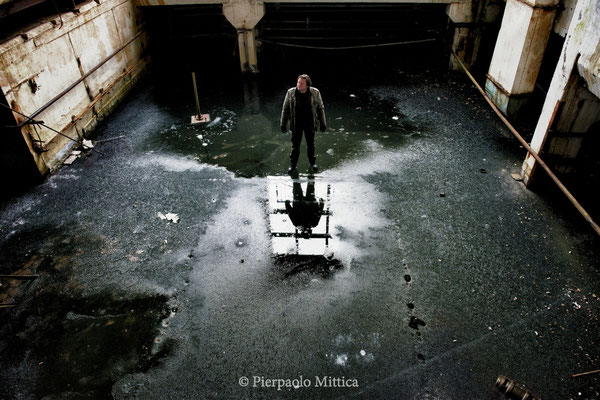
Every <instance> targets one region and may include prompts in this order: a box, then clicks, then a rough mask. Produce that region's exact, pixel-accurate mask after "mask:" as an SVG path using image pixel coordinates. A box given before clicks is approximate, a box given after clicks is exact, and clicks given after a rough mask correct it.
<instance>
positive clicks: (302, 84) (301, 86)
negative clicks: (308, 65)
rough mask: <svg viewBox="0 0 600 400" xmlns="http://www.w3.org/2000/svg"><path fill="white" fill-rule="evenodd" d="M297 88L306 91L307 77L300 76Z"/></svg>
mask: <svg viewBox="0 0 600 400" xmlns="http://www.w3.org/2000/svg"><path fill="white" fill-rule="evenodd" d="M296 89H298V90H299V91H300V92H301V93H304V92H306V79H304V78H298V83H297V84H296Z"/></svg>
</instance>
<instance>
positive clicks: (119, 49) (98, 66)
mask: <svg viewBox="0 0 600 400" xmlns="http://www.w3.org/2000/svg"><path fill="white" fill-rule="evenodd" d="M142 33H144V31H139V32H138V33H137V34H136V35H135V36H134V37H133V38H131V39H130V40H129V41H128V42H127V43H125V44H124V45H123V46H121V47H120V48H118V49H117V50H115V51H114V52H113V53H112V54H111V55H109V56H108V57H106V58H105V59H104V60H103V61H102V62H100V64H98V65H96V66H95V67H94V68H92V69H91V70H89V71H88V72H87V73H86V74H85V75H84V76H82V77H81V78H79V79H78V80H77V81H75V82H74V83H72V84H71V85H70V86H69V87H68V88H66V89H65V90H63V91H62V92H60V93H59V94H57V95H56V96H55V97H54V98H53V99H52V100H50V101H49V102H47V103H46V104H44V105H43V106H42V107H40V108H39V109H38V110H36V111H35V112H34V113H33V114H31V115H30V116H29V117H28V118H27V119H26V120H25V121H23V122H21V123H20V124H19V125H18V127H19V128H21V127H23V126H24V125H26V124H28V123H29V121H30V120H32V119H33V118H35V117H37V116H38V115H39V114H40V113H42V112H43V111H44V110H45V109H47V108H48V107H50V106H51V105H52V104H54V103H56V101H58V100H59V99H60V98H61V97H63V96H64V95H65V94H67V93H68V92H70V91H71V90H72V89H73V88H74V87H75V86H77V85H78V84H80V83H81V82H82V81H83V80H84V79H85V78H87V77H88V76H90V75H91V74H93V73H94V72H96V70H97V69H98V68H100V67H101V66H103V65H104V64H106V62H107V61H108V60H110V59H111V58H113V57H114V56H116V55H117V54H118V53H119V52H121V51H122V50H123V49H124V48H125V47H127V46H128V45H129V44H130V43H131V42H133V41H134V40H135V39H137V38H138V36H140V35H141V34H142Z"/></svg>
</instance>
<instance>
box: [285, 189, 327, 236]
mask: <svg viewBox="0 0 600 400" xmlns="http://www.w3.org/2000/svg"><path fill="white" fill-rule="evenodd" d="M293 192H294V201H293V203H290V201H289V200H286V201H285V209H286V210H287V213H288V215H289V216H290V219H291V220H292V223H293V224H294V226H296V227H297V228H298V229H299V230H300V232H301V235H302V236H303V237H309V236H310V235H311V233H312V228H314V227H315V226H317V225H318V224H319V221H320V220H321V215H322V213H323V207H324V206H325V202H324V201H323V199H319V201H317V199H316V198H315V181H309V182H308V186H307V187H306V195H304V194H303V193H302V186H301V185H300V182H294V189H293Z"/></svg>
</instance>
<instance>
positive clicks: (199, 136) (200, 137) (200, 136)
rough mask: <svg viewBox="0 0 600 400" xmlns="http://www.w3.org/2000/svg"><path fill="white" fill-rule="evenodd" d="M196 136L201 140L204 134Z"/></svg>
mask: <svg viewBox="0 0 600 400" xmlns="http://www.w3.org/2000/svg"><path fill="white" fill-rule="evenodd" d="M196 137H197V138H198V139H200V140H202V138H203V137H204V136H202V135H198V136H196Z"/></svg>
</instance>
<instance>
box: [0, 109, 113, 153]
mask: <svg viewBox="0 0 600 400" xmlns="http://www.w3.org/2000/svg"><path fill="white" fill-rule="evenodd" d="M0 106H2V107H6V108H8V109H9V110H11V111H12V112H15V113H17V114H19V115H21V116H23V117H25V118H28V119H29V121H31V122H29V123H33V124H36V125H41V126H43V127H44V128H47V129H50V130H51V131H52V132H55V133H58V134H59V135H61V136H64V137H66V138H67V139H69V140H72V141H73V142H75V143H77V144H78V145H80V146H83V147H85V148H88V149H90V150H92V151H94V152H96V153H98V154H102V155H104V153H103V152H101V151H98V150H96V149H95V148H93V147H89V146H86V145H85V144H84V143H83V142H80V141H78V140H75V139H73V138H72V137H70V136H67V135H65V134H64V133H62V132H59V131H57V130H56V129H54V128H52V127H50V126H48V125H46V124H44V121H34V120H32V119H31V116H27V115H25V114H23V113H22V112H19V111H17V110H15V109H13V108H10V107H9V106H7V105H6V104H2V103H0Z"/></svg>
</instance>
